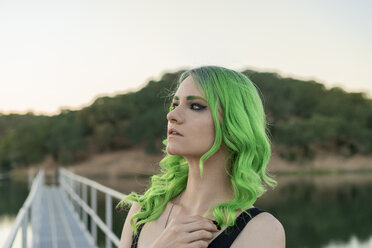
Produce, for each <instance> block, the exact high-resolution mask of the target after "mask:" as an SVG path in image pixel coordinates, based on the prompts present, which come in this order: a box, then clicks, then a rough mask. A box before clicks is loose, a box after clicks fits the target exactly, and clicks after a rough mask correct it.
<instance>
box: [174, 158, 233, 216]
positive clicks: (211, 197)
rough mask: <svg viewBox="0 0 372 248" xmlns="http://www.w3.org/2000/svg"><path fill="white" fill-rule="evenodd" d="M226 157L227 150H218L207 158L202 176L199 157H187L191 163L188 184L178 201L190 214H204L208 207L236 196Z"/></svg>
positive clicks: (211, 208) (211, 207) (212, 207)
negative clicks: (226, 168) (226, 166)
mask: <svg viewBox="0 0 372 248" xmlns="http://www.w3.org/2000/svg"><path fill="white" fill-rule="evenodd" d="M185 158H186V157H185ZM225 159H226V153H225V152H217V153H215V154H214V155H213V156H212V157H210V158H209V159H207V160H205V161H204V166H203V177H201V176H200V169H199V159H190V158H186V160H187V161H188V164H189V176H188V180H187V186H186V189H185V190H184V191H183V192H182V193H181V195H180V197H179V199H177V202H176V203H177V204H178V205H180V206H181V207H182V208H183V209H184V211H185V212H186V213H187V214H188V215H203V214H204V213H205V212H206V211H207V210H208V208H210V210H213V209H214V207H215V206H216V205H218V204H220V203H223V202H227V201H231V200H232V199H233V198H234V193H233V189H232V186H231V181H230V177H229V175H228V174H227V173H226V170H225ZM210 213H211V212H210Z"/></svg>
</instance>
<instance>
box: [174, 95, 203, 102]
mask: <svg viewBox="0 0 372 248" xmlns="http://www.w3.org/2000/svg"><path fill="white" fill-rule="evenodd" d="M173 99H174V100H177V101H178V100H180V98H179V97H178V96H174V97H173ZM193 99H200V100H203V101H204V102H207V101H206V100H205V99H204V98H203V97H201V96H186V100H187V101H190V100H193Z"/></svg>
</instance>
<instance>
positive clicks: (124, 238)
mask: <svg viewBox="0 0 372 248" xmlns="http://www.w3.org/2000/svg"><path fill="white" fill-rule="evenodd" d="M140 210H141V206H140V205H139V204H138V203H137V202H133V203H132V206H131V208H130V210H129V212H128V215H127V218H126V219H125V223H124V227H123V231H122V233H121V238H120V245H119V248H129V247H131V244H132V236H133V230H132V228H131V226H130V219H131V218H132V216H133V215H134V214H136V213H138V212H139V211H140ZM134 222H135V223H136V221H134Z"/></svg>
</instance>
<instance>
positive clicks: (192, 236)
mask: <svg viewBox="0 0 372 248" xmlns="http://www.w3.org/2000/svg"><path fill="white" fill-rule="evenodd" d="M212 238H213V234H212V233H211V232H208V231H206V230H198V231H195V232H191V233H188V234H187V235H186V236H185V243H191V242H194V241H198V240H205V241H209V240H211V239H212Z"/></svg>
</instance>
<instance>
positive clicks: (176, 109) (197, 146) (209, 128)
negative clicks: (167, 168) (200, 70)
mask: <svg viewBox="0 0 372 248" xmlns="http://www.w3.org/2000/svg"><path fill="white" fill-rule="evenodd" d="M203 99H205V98H204V96H203V95H202V93H201V92H200V91H199V89H198V87H196V85H195V84H194V82H193V81H192V78H191V76H188V77H187V78H185V80H183V81H182V83H181V84H180V86H179V88H178V89H177V91H176V94H175V96H174V98H173V100H172V104H173V110H172V111H171V112H169V113H168V114H167V119H168V144H167V148H166V150H167V152H168V153H169V154H171V155H179V156H183V157H195V158H198V159H199V158H200V157H201V156H202V155H203V154H204V153H206V152H207V151H208V150H209V149H210V148H211V147H212V145H213V142H214V138H215V129H214V124H213V119H212V114H211V112H210V109H209V106H208V105H207V102H206V101H205V100H203ZM172 129H175V130H176V131H177V132H178V133H179V134H180V135H174V134H171V133H170V132H171V130H172Z"/></svg>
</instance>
